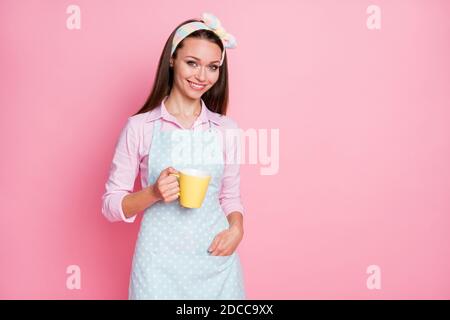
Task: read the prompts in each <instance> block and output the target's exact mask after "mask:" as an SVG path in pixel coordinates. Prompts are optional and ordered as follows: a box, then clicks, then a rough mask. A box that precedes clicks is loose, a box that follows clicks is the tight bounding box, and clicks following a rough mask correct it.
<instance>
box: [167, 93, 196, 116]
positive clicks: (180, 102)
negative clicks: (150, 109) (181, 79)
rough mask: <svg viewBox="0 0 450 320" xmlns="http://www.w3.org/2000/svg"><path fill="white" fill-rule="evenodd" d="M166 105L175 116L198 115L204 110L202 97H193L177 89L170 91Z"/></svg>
mask: <svg viewBox="0 0 450 320" xmlns="http://www.w3.org/2000/svg"><path fill="white" fill-rule="evenodd" d="M164 105H165V106H166V109H167V111H168V112H169V113H171V114H172V115H174V116H182V117H194V116H198V115H199V114H200V112H201V110H202V103H201V101H200V99H191V98H189V97H186V96H185V95H182V94H180V93H179V92H178V91H175V90H172V91H171V92H170V94H169V96H168V97H167V99H166V101H165V102H164Z"/></svg>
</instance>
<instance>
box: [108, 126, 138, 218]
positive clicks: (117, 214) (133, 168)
mask: <svg viewBox="0 0 450 320" xmlns="http://www.w3.org/2000/svg"><path fill="white" fill-rule="evenodd" d="M138 148H139V140H138V133H137V130H136V128H134V126H133V123H132V121H131V119H130V118H128V120H127V123H126V125H125V127H124V128H123V129H122V132H121V133H120V136H119V139H118V141H117V143H116V149H115V151H114V156H113V159H112V163H111V166H110V171H109V177H108V180H107V182H106V183H105V189H106V192H105V193H104V194H103V196H102V213H103V215H104V216H105V217H106V219H108V220H109V221H110V222H116V221H124V222H128V223H132V222H134V220H135V219H136V215H134V216H132V217H130V218H126V217H125V215H124V213H123V209H122V200H123V198H124V197H125V196H126V195H127V194H129V193H131V192H133V188H134V182H135V180H136V176H137V174H138V171H139V150H138Z"/></svg>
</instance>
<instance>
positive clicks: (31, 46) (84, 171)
mask: <svg viewBox="0 0 450 320" xmlns="http://www.w3.org/2000/svg"><path fill="white" fill-rule="evenodd" d="M70 4H77V5H79V6H80V7H81V30H68V29H67V28H66V19H67V17H68V16H69V15H68V14H66V8H67V6H68V5H70ZM371 4H376V5H379V6H380V8H381V14H382V16H381V30H369V29H368V28H367V27H366V19H367V16H368V15H367V13H366V8H367V7H368V6H369V5H371ZM203 11H209V12H212V13H214V14H215V15H217V16H218V17H219V18H220V19H221V21H222V23H223V25H224V27H225V28H226V29H227V30H228V31H229V32H230V33H232V34H234V35H235V36H236V38H237V40H238V45H239V47H238V48H237V49H235V50H229V51H228V57H229V68H230V95H231V96H230V99H231V104H230V107H229V108H230V109H229V115H230V116H231V117H232V118H234V119H235V120H236V121H237V122H238V123H239V124H240V126H241V127H242V128H243V129H249V128H255V129H271V128H279V130H280V168H279V172H278V174H276V175H272V176H264V175H261V174H260V168H261V167H264V165H262V164H257V165H250V164H246V165H243V166H242V173H241V174H242V186H241V189H242V199H243V202H244V205H245V208H246V216H245V238H244V240H243V242H242V243H241V245H240V247H239V249H238V250H239V253H240V255H241V260H242V263H243V268H244V274H245V284H246V287H247V294H248V298H250V299H328V298H330V299H338V298H343V299H348V298H353V299H380V298H383V299H401V298H406V299H410V298H425V299H430V298H437V299H449V298H450V275H449V270H450V246H449V240H450V234H449V230H450V217H449V213H450V196H449V191H450V169H449V163H450V125H449V119H450V111H449V107H450V103H449V102H450V90H449V88H450V86H449V85H450V59H449V57H450V45H449V39H450V20H449V13H450V4H449V2H448V1H444V0H442V1H437V0H436V1H429V0H426V1H425V0H422V1H409V0H408V1H406V0H404V1H387V0H386V1H356V0H353V1H350V0H347V1H298V0H292V1H286V0H283V1H269V0H267V1H263V0H261V1H255V0H253V1H240V0H233V1H228V0H227V1H210V0H205V1H198V0H193V1H176V4H174V2H173V1H148V0H145V1H144V0H142V1H110V0H108V1H106V0H104V1H100V0H96V1H91V0H89V1H87V0H84V1H81V0H77V1H42V0H40V1H16V0H6V1H5V0H2V1H1V2H0V41H1V42H0V45H1V47H0V70H1V71H0V90H1V94H0V106H1V108H0V139H1V140H0V141H1V146H2V156H1V157H0V181H1V182H0V183H1V185H0V186H1V189H0V193H1V197H2V200H1V209H0V212H1V225H0V298H3V299H12V298H32V299H37V298H45V299H48V298H51V299H126V297H127V289H128V280H129V278H128V277H129V272H130V267H131V258H132V254H133V250H134V245H135V240H136V235H137V231H138V228H139V223H140V218H139V220H137V221H136V223H134V224H125V223H115V224H111V223H109V222H107V220H106V219H105V218H104V217H103V216H102V214H101V196H102V194H103V192H104V183H105V181H106V179H107V174H108V169H109V166H110V162H111V159H112V154H113V151H114V146H115V143H116V140H117V138H118V135H119V132H120V130H121V129H122V127H123V126H124V124H125V122H126V119H127V117H129V116H130V115H131V114H132V113H134V112H136V111H137V110H138V108H139V107H140V106H141V105H142V104H143V102H144V101H145V99H146V97H147V96H148V94H149V92H150V88H151V84H152V82H153V79H154V73H155V69H156V66H157V62H158V58H159V55H160V53H161V50H162V47H163V44H164V42H165V41H166V39H167V37H168V36H169V34H170V32H171V31H172V30H173V28H174V27H175V26H176V25H177V24H178V23H180V22H181V21H183V20H185V19H188V18H192V17H198V16H200V14H201V13H202V12H203ZM137 183H138V182H137ZM136 187H137V188H139V187H140V186H139V185H136ZM72 264H75V265H78V266H80V268H81V286H82V287H81V290H69V289H67V288H66V278H67V277H68V275H67V274H66V268H67V266H69V265H72ZM373 264H374V265H378V266H379V267H380V268H381V285H382V287H381V290H369V289H368V288H367V286H366V279H367V277H368V276H369V275H368V274H366V268H367V267H368V266H369V265H373Z"/></svg>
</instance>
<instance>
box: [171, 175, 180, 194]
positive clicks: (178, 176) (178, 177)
mask: <svg viewBox="0 0 450 320" xmlns="http://www.w3.org/2000/svg"><path fill="white" fill-rule="evenodd" d="M169 176H175V177H177V179H180V175H179V174H178V173H169ZM177 195H178V196H180V193H179V192H177Z"/></svg>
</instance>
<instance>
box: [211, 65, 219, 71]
mask: <svg viewBox="0 0 450 320" xmlns="http://www.w3.org/2000/svg"><path fill="white" fill-rule="evenodd" d="M211 69H212V70H213V71H217V69H219V66H216V65H213V66H211Z"/></svg>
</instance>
